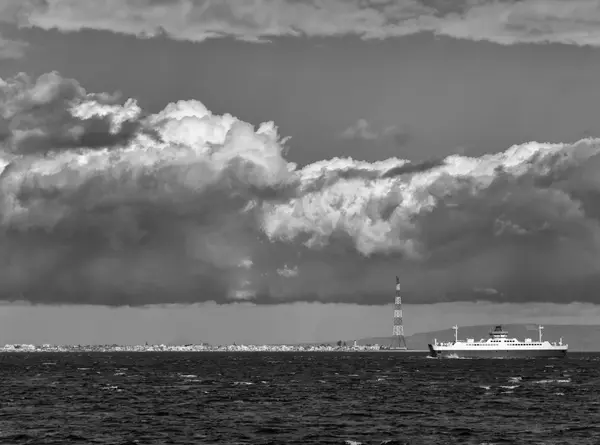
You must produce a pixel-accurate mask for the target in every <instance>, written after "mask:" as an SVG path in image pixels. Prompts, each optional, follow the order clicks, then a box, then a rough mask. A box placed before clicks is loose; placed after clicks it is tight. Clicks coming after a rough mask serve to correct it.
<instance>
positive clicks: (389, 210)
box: [0, 73, 600, 305]
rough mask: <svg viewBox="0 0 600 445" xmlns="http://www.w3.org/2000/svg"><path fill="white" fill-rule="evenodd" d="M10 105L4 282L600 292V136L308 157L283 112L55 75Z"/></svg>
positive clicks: (341, 297) (1, 156) (159, 296)
mask: <svg viewBox="0 0 600 445" xmlns="http://www.w3.org/2000/svg"><path fill="white" fill-rule="evenodd" d="M0 113H1V115H2V116H3V118H4V124H3V125H4V128H5V133H4V137H3V142H0V148H1V150H0V169H1V173H0V191H1V193H0V238H1V239H0V263H1V264H2V267H0V296H1V297H2V298H5V299H11V298H15V299H27V300H30V301H51V302H79V303H92V304H113V305H124V304H129V305H139V304H148V303H175V302H178V303H182V302H183V303H185V302H194V301H206V300H215V301H219V302H227V301H232V300H252V301H256V302H259V303H277V302H284V301H293V300H306V301H314V300H318V301H346V302H359V303H367V304H379V303H387V302H389V301H390V298H391V297H393V295H392V293H393V292H390V290H391V291H393V282H392V285H390V280H393V277H394V276H395V275H397V274H400V275H401V277H402V281H403V289H405V290H406V292H407V293H408V294H409V295H410V298H411V299H413V301H419V302H428V301H443V300H468V299H482V298H483V299H491V300H502V301H576V300H579V301H597V292H596V290H595V289H597V287H594V286H597V285H598V284H600V280H599V278H600V260H599V259H598V258H600V225H599V221H600V207H598V205H597V202H598V199H597V198H598V196H600V176H599V175H598V171H599V167H600V157H599V155H598V154H599V153H600V140H595V139H585V140H581V141H579V142H576V143H574V144H566V143H564V144H550V143H537V142H530V143H527V144H524V145H519V146H514V147H511V148H509V149H508V150H506V151H505V152H503V153H498V154H493V155H486V156H483V157H480V158H469V157H464V156H458V155H455V156H450V157H448V158H446V159H444V160H439V161H436V162H430V163H423V164H412V163H410V162H408V161H405V160H401V159H387V160H383V161H380V162H374V163H368V162H362V161H355V160H352V159H330V160H323V161H320V162H317V163H314V164H311V165H307V166H305V167H303V168H298V167H297V166H296V165H294V164H293V163H290V162H288V161H287V160H286V159H285V157H284V155H283V153H284V150H283V148H284V145H285V143H286V141H285V139H282V138H280V136H279V135H278V133H277V128H276V127H275V125H274V123H272V122H267V123H263V124H261V125H259V126H258V128H256V127H254V126H252V125H251V124H248V123H246V122H243V121H240V120H239V119H237V118H235V117H233V116H231V115H228V114H225V115H223V116H218V115H214V114H212V113H211V112H210V111H209V110H207V109H206V107H205V106H204V105H203V104H202V103H200V102H198V101H179V102H175V103H171V104H169V105H167V106H166V107H165V109H164V110H162V111H160V112H159V113H156V114H146V113H144V112H143V110H141V109H140V107H139V106H138V105H137V103H136V102H135V101H134V100H127V101H124V102H123V101H120V102H119V99H118V96H117V95H114V94H90V93H87V92H86V91H85V90H84V88H83V87H82V86H81V85H79V83H78V82H77V81H75V80H73V79H65V78H63V77H61V76H60V75H59V74H58V73H48V74H45V75H42V76H40V77H39V78H38V79H36V80H32V79H30V78H29V77H28V76H26V75H23V74H21V75H19V76H17V77H15V78H13V79H7V80H5V81H3V82H0ZM1 125H2V124H0V126H1ZM481 289H494V290H496V292H494V293H491V292H481V291H480V290H481ZM567 289H568V291H567Z"/></svg>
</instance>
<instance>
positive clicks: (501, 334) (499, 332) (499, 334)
mask: <svg viewBox="0 0 600 445" xmlns="http://www.w3.org/2000/svg"><path fill="white" fill-rule="evenodd" d="M490 337H491V338H493V339H500V338H508V332H507V331H505V330H504V329H502V326H500V325H498V326H496V327H495V328H494V329H493V330H491V331H490Z"/></svg>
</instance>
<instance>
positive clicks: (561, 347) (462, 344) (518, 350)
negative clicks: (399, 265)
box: [429, 325, 569, 358]
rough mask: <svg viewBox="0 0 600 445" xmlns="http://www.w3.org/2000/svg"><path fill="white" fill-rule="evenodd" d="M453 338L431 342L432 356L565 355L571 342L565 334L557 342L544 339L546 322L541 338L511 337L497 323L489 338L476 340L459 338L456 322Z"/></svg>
mask: <svg viewBox="0 0 600 445" xmlns="http://www.w3.org/2000/svg"><path fill="white" fill-rule="evenodd" d="M452 329H454V341H453V342H445V343H444V342H442V343H438V341H437V339H435V340H434V342H433V344H430V345H429V352H430V354H431V356H432V357H457V358H462V357H465V358H474V357H488V358H517V357H523V358H529V357H564V356H565V355H566V354H567V349H568V348H569V345H567V344H563V341H562V338H561V339H560V341H559V342H558V343H557V342H553V343H551V342H549V341H547V340H544V341H542V330H543V329H544V327H543V326H541V325H540V326H538V332H539V340H538V341H534V340H532V339H531V338H526V339H524V340H519V339H517V338H509V337H508V332H507V331H505V330H504V329H502V326H501V325H498V326H496V327H495V328H494V329H493V330H491V331H490V333H489V338H488V339H483V338H482V339H481V340H479V341H475V339H473V338H467V339H466V340H459V339H458V326H453V327H452Z"/></svg>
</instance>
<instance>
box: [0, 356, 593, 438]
mask: <svg viewBox="0 0 600 445" xmlns="http://www.w3.org/2000/svg"><path fill="white" fill-rule="evenodd" d="M0 370H1V373H2V382H1V385H0V443H7V444H36V445H37V444H61V445H62V444H92V443H93V444H269V443H272V444H278V443H281V444H330V443H331V444H343V443H344V442H345V441H349V442H348V443H351V442H362V443H364V444H379V443H382V442H383V443H385V441H389V442H388V443H390V444H392V443H396V444H404V443H406V444H436V445H437V444H594V445H597V444H599V443H600V355H599V354H596V355H590V354H587V355H584V354H574V353H572V354H570V355H569V357H567V358H566V359H535V360H523V359H515V360H487V359H481V360H452V359H446V360H440V359H430V358H426V357H425V356H424V355H422V354H418V355H405V354H393V353H346V354H345V353H237V354H231V353H113V354H110V353H104V354H101V353H96V354H68V353H56V354H45V353H34V354H25V353H23V354H4V355H2V356H1V357H0Z"/></svg>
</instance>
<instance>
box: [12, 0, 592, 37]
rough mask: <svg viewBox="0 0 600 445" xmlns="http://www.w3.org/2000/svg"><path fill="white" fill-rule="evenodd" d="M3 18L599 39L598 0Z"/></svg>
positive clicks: (275, 4) (201, 6) (340, 2)
mask: <svg viewBox="0 0 600 445" xmlns="http://www.w3.org/2000/svg"><path fill="white" fill-rule="evenodd" d="M0 21H6V22H12V23H18V24H19V25H20V26H33V27H38V28H42V29H55V28H56V29H59V30H61V31H66V32H71V31H79V30H82V29H96V30H105V31H112V32H117V33H122V34H131V35H137V36H140V37H152V36H157V35H167V36H169V37H171V38H175V39H179V40H189V41H198V42H201V41H204V40H206V39H210V38H218V37H223V36H232V37H235V38H239V39H243V40H248V41H260V40H265V39H269V38H271V37H276V36H341V35H356V36H360V37H362V38H366V39H382V38H388V37H397V36H404V35H410V34H416V33H419V32H432V33H435V34H437V35H444V36H450V37H454V38H459V39H469V40H487V41H491V42H495V43H499V44H514V43H519V42H523V43H549V42H557V43H564V44H574V45H593V46H598V45H600V9H599V8H598V2H597V0H568V1H565V0H527V1H513V0H457V1H452V2H431V1H427V2H425V1H419V0H327V1H321V0H45V1H40V0H3V1H2V2H0Z"/></svg>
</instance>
